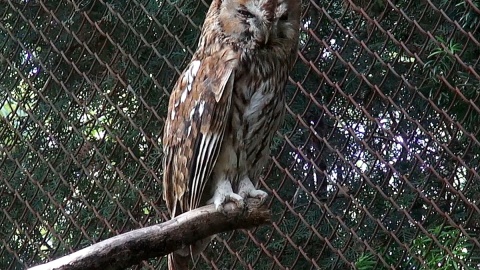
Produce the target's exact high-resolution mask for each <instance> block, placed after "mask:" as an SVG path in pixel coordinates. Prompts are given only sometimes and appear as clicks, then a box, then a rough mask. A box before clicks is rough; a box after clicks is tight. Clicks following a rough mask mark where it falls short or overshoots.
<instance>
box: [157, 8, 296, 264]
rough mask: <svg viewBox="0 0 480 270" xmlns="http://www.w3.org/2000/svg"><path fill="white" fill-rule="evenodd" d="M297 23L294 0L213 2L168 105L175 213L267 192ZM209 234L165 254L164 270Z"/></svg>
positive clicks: (168, 162)
mask: <svg viewBox="0 0 480 270" xmlns="http://www.w3.org/2000/svg"><path fill="white" fill-rule="evenodd" d="M299 21H300V1H299V0H214V1H213V2H212V4H211V6H210V9H209V11H208V13H207V17H206V20H205V23H204V26H203V29H202V35H201V38H200V42H199V46H198V49H197V51H196V52H195V54H194V55H193V57H192V60H191V62H190V64H189V65H188V66H187V68H186V69H185V71H184V72H183V73H182V75H181V76H180V78H179V80H178V81H177V84H176V85H175V88H174V89H173V91H172V94H171V97H170V103H169V107H168V115H167V119H166V120H167V121H166V124H165V132H164V136H163V146H164V152H165V160H164V171H163V173H164V178H163V184H164V187H163V188H164V193H163V198H164V200H165V202H166V204H167V207H168V209H169V211H170V215H171V216H172V217H175V216H177V215H179V214H181V213H183V212H186V211H189V210H191V209H194V208H197V207H199V206H202V205H205V204H207V203H213V204H215V206H216V208H217V209H218V210H219V211H223V206H224V204H225V203H226V202H229V201H233V202H235V203H236V204H237V206H238V207H243V206H244V199H245V198H247V197H257V198H260V199H262V200H263V199H265V198H266V197H267V194H266V193H265V192H264V191H262V190H257V189H256V188H255V185H256V183H257V182H258V177H259V175H260V173H261V172H262V169H263V167H264V165H265V163H266V160H267V158H268V156H269V153H270V150H269V144H270V141H271V139H272V137H273V135H274V133H275V131H276V130H277V129H278V127H279V125H280V124H281V122H282V120H283V115H284V110H285V108H284V106H285V104H284V102H285V101H284V88H285V84H286V81H287V78H288V72H289V70H290V68H291V67H292V65H293V62H294V59H295V55H296V50H297V43H298V30H299ZM209 240H210V239H206V240H205V241H200V242H199V243H197V244H196V245H193V246H192V247H189V248H186V249H184V250H180V251H178V252H177V253H176V254H175V257H177V259H176V260H175V259H174V257H173V256H171V257H169V268H170V269H175V267H174V264H175V261H176V262H177V263H178V262H179V260H178V256H188V254H189V253H191V252H193V253H196V252H201V251H202V250H203V248H204V247H205V246H206V244H208V242H209ZM184 261H185V259H184V260H183V262H184ZM178 268H180V266H179V265H177V269H178Z"/></svg>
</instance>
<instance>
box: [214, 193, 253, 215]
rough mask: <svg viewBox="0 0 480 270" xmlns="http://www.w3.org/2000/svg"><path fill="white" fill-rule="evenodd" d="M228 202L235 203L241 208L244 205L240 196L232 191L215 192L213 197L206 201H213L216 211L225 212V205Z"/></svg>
mask: <svg viewBox="0 0 480 270" xmlns="http://www.w3.org/2000/svg"><path fill="white" fill-rule="evenodd" d="M229 202H233V203H235V205H236V206H237V207H238V208H240V209H243V208H244V207H245V202H244V200H243V198H242V196H240V195H238V194H236V193H233V192H229V193H222V192H215V195H213V198H211V199H210V200H208V202H207V203H213V204H214V205H215V209H216V210H217V211H218V212H221V213H225V205H226V204H227V203H229Z"/></svg>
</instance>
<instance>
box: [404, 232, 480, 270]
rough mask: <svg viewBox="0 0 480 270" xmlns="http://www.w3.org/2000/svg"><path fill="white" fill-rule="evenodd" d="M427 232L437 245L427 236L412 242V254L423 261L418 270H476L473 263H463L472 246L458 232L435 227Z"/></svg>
mask: <svg viewBox="0 0 480 270" xmlns="http://www.w3.org/2000/svg"><path fill="white" fill-rule="evenodd" d="M429 232H430V233H431V234H432V235H433V236H434V237H435V239H436V240H438V244H437V242H436V241H434V239H432V237H429V236H427V235H423V236H420V237H417V238H416V239H414V240H413V245H412V252H414V253H415V254H417V255H419V256H421V258H423V260H424V263H422V265H421V266H420V267H419V268H418V269H439V270H447V269H448V270H449V269H472V270H473V269H477V267H476V266H475V265H476V264H475V263H468V262H467V263H465V262H466V261H467V260H466V259H467V258H468V255H469V253H470V252H471V250H472V245H471V243H469V241H468V239H467V238H466V237H465V236H464V235H462V233H461V231H460V230H458V229H454V228H451V227H448V226H447V227H445V226H437V227H434V228H433V229H431V230H430V231H429ZM412 264H413V263H412Z"/></svg>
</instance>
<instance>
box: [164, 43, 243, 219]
mask: <svg viewBox="0 0 480 270" xmlns="http://www.w3.org/2000/svg"><path fill="white" fill-rule="evenodd" d="M237 65H238V56H237V54H236V53H234V52H232V51H231V50H228V49H224V50H220V51H217V52H216V53H214V54H212V55H210V56H207V57H205V58H203V59H202V60H193V61H192V62H191V63H190V64H189V66H188V67H187V68H186V69H185V71H184V72H183V74H182V75H181V77H180V78H179V80H178V81H177V83H176V85H175V88H174V90H173V91H172V94H171V97H170V102H169V106H168V115H167V119H166V123H165V130H164V136H163V146H164V154H165V157H164V163H163V168H164V170H163V199H164V200H165V202H166V204H167V207H168V210H169V211H170V215H171V216H172V217H174V216H176V215H179V214H181V213H183V212H185V211H189V210H191V209H194V208H196V207H198V206H199V203H200V199H201V198H202V194H203V191H204V189H205V186H206V183H207V181H208V180H209V178H210V175H211V173H212V170H213V168H214V166H215V163H216V161H217V157H218V153H219V151H220V147H221V145H222V141H223V137H224V133H225V127H226V123H227V121H228V116H229V111H230V106H231V100H232V98H231V97H232V89H233V80H234V77H235V74H234V73H235V69H236V67H237ZM178 207H180V209H178Z"/></svg>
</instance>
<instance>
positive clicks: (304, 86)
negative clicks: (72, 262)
mask: <svg viewBox="0 0 480 270" xmlns="http://www.w3.org/2000/svg"><path fill="white" fill-rule="evenodd" d="M303 2H304V3H303V17H302V29H301V36H300V39H301V41H300V42H301V44H300V49H299V52H298V59H297V61H296V65H295V69H294V70H293V72H292V73H291V77H290V81H289V84H288V85H287V89H286V92H287V104H288V108H287V117H286V120H285V124H284V125H283V127H282V129H281V130H280V131H279V132H278V134H277V136H276V138H275V140H274V142H273V145H272V148H273V156H272V158H271V162H270V163H269V166H268V167H267V168H266V169H265V173H264V175H263V177H262V178H261V179H260V183H261V189H264V190H266V191H267V192H268V193H269V194H270V197H269V198H270V199H269V201H268V202H267V203H268V204H269V206H270V208H271V211H272V214H273V217H272V220H273V224H272V225H271V226H263V227H259V228H257V229H255V230H250V231H246V230H239V231H235V232H230V233H224V234H221V235H218V236H217V237H216V238H215V239H214V241H213V242H212V243H211V244H210V246H209V248H208V249H207V250H206V251H205V252H204V253H203V254H202V255H201V256H200V257H199V258H198V259H197V260H196V261H195V262H194V265H195V266H194V267H195V269H205V268H214V269H351V268H354V269H478V268H479V265H480V243H479V240H478V238H477V235H478V232H479V229H480V210H479V206H478V202H479V200H480V177H479V171H480V142H479V140H480V75H479V74H480V56H479V55H480V32H479V31H480V29H479V28H480V1H479V0H467V1H460V0H455V1H444V0H420V1H416V0H409V1H396V0H370V1H368V0H343V1H342V0H310V1H307V0H304V1H303ZM207 6H208V3H207V2H206V1H199V0H128V1H127V0H117V1H107V0H83V1H75V0H55V1H53V0H51V1H50V0H48V1H47V0H45V1H42V0H0V92H1V95H0V115H1V117H0V119H1V121H0V192H1V195H0V269H23V268H25V267H27V266H31V265H35V264H39V263H42V262H46V261H49V260H52V259H55V258H58V257H61V256H63V255H65V254H68V253H70V252H72V251H75V250H79V249H80V248H82V247H85V246H88V245H90V244H92V243H95V242H98V241H101V240H103V239H106V238H109V237H111V236H114V235H117V234H120V233H123V232H126V231H130V230H133V229H136V228H139V227H142V226H146V225H151V224H155V223H159V222H162V221H164V220H165V219H166V215H165V213H166V211H165V210H166V209H165V206H164V205H162V203H161V200H160V198H161V190H162V187H161V178H162V171H161V166H160V164H161V159H162V149H161V147H160V145H161V143H160V138H161V135H162V132H163V130H162V128H163V123H164V120H163V119H164V117H165V113H166V109H167V102H168V94H169V91H170V90H171V89H172V87H173V83H174V82H175V81H176V79H177V78H178V74H179V71H181V70H182V69H183V67H184V66H185V64H186V63H187V62H188V60H189V58H190V57H191V54H192V51H193V50H194V49H195V46H196V42H197V40H198V37H199V29H200V25H201V24H202V21H203V19H204V16H205V13H206V10H207ZM165 265H166V260H165V259H164V258H155V259H152V260H149V261H145V262H143V264H141V265H139V266H137V267H134V269H140V268H142V269H163V268H164V267H165Z"/></svg>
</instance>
